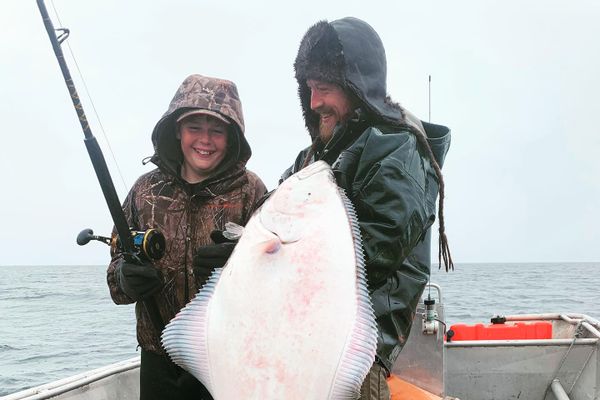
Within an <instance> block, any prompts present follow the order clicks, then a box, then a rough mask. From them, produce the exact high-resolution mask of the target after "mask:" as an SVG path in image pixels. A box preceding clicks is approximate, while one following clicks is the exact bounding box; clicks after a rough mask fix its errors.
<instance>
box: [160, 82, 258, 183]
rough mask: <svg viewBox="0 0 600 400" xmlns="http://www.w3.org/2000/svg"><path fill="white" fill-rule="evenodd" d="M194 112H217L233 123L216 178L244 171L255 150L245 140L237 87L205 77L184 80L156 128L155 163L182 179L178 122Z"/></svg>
mask: <svg viewBox="0 0 600 400" xmlns="http://www.w3.org/2000/svg"><path fill="white" fill-rule="evenodd" d="M193 109H205V110H210V111H213V112H217V113H219V114H220V115H222V116H223V117H225V119H227V120H228V121H229V122H230V124H229V125H228V145H227V155H226V156H225V159H224V160H223V161H222V162H221V165H220V166H219V167H218V169H217V171H216V172H215V174H214V176H216V175H222V174H223V173H225V172H227V171H229V170H231V169H232V168H236V167H237V168H243V167H244V166H245V164H246V162H247V161H248V159H249V158H250V156H251V154H252V151H251V150H250V145H249V144H248V142H247V141H246V138H245V137H244V116H243V113H242V103H241V101H240V97H239V95H238V91H237V87H236V86H235V84H234V83H233V82H231V81H228V80H225V79H218V78H210V77H206V76H202V75H190V76H188V77H187V78H186V79H185V80H184V81H183V83H182V84H181V86H180V87H179V88H178V89H177V92H176V93H175V96H173V100H171V103H170V104H169V108H168V110H167V112H165V114H164V115H163V116H162V118H161V119H160V120H159V121H158V123H157V124H156V126H155V127H154V131H153V132H152V144H153V145H154V156H152V159H151V160H152V162H153V163H155V164H156V165H157V166H158V167H159V168H161V169H162V170H164V171H165V172H166V173H168V174H170V175H172V176H174V177H179V169H180V167H181V164H182V162H183V154H182V152H181V145H180V142H179V139H177V137H176V135H175V134H176V130H177V122H176V121H177V118H178V117H179V116H180V115H181V114H183V113H184V112H187V111H190V110H193Z"/></svg>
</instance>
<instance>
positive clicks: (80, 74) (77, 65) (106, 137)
mask: <svg viewBox="0 0 600 400" xmlns="http://www.w3.org/2000/svg"><path fill="white" fill-rule="evenodd" d="M50 4H52V9H53V10H54V14H55V15H56V20H57V21H58V23H59V24H60V26H64V25H63V23H62V22H61V20H60V16H59V15H58V11H56V7H55V6H54V0H50ZM66 42H67V47H68V48H69V53H71V58H72V59H73V62H74V63H75V68H77V73H78V74H79V78H81V82H82V83H83V88H84V90H85V94H86V95H87V97H88V99H89V101H90V104H91V105H92V110H94V115H95V116H96V120H97V121H98V125H100V131H102V136H104V140H105V141H106V144H107V146H108V150H109V151H110V155H111V157H112V159H113V161H114V163H115V166H116V168H117V172H118V174H119V177H120V178H121V182H122V183H123V188H124V189H125V192H126V193H127V188H128V187H129V186H127V184H126V183H125V179H124V178H123V174H122V173H121V168H119V163H118V162H117V158H116V157H115V153H114V152H113V150H112V147H111V145H110V141H109V140H108V136H107V135H106V132H105V131H104V126H103V125H102V121H101V120H100V116H99V115H98V112H97V111H96V106H95V105H94V101H93V100H92V96H91V95H90V91H89V90H88V87H87V84H86V83H85V79H83V74H82V73H81V69H79V64H78V63H77V59H76V58H75V54H74V53H73V50H72V49H71V45H70V44H69V41H68V40H67V41H66Z"/></svg>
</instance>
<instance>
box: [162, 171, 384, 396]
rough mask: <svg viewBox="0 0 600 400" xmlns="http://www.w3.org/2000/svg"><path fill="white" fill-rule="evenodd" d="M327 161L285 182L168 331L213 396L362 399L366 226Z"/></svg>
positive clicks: (178, 357)
mask: <svg viewBox="0 0 600 400" xmlns="http://www.w3.org/2000/svg"><path fill="white" fill-rule="evenodd" d="M348 206H349V202H348V201H347V199H345V196H344V195H343V194H341V193H340V191H339V189H338V188H337V185H336V184H335V180H334V179H333V175H332V173H331V170H330V168H329V166H328V165H327V164H325V163H323V162H320V163H315V164H312V165H311V166H309V167H307V169H305V170H303V171H301V172H300V173H299V174H296V175H294V176H292V177H291V178H289V179H288V180H286V181H285V182H284V183H283V184H282V185H280V187H279V188H278V189H277V191H276V192H275V193H274V194H273V195H271V197H270V198H269V199H268V200H267V202H265V204H264V205H263V206H262V208H261V209H260V210H259V211H258V212H257V213H255V215H254V216H253V217H252V218H251V220H250V221H249V222H248V224H247V226H246V228H245V230H244V233H243V235H242V237H241V238H240V240H239V243H238V244H237V246H236V248H235V251H234V253H233V254H232V256H231V258H230V259H229V261H228V263H227V265H226V266H225V267H224V268H223V269H220V270H217V271H215V273H214V274H213V275H212V276H211V278H210V280H209V282H208V283H207V284H206V285H205V286H204V287H203V288H202V289H201V290H200V291H199V293H198V295H197V297H196V298H195V299H194V300H192V301H191V302H190V303H189V304H188V305H187V306H186V307H185V308H184V309H183V310H182V311H181V312H180V313H179V314H178V315H177V316H176V317H175V318H174V319H173V320H172V321H171V323H169V325H168V326H167V328H166V329H165V331H164V333H163V344H164V347H165V349H166V350H167V352H168V354H169V355H170V356H171V358H172V359H173V361H174V362H176V363H177V364H179V365H180V366H182V367H183V368H184V369H186V370H188V371H189V372H190V373H191V374H193V375H194V376H195V377H196V378H198V379H199V380H200V381H201V382H202V383H203V384H204V385H205V386H206V387H207V388H208V390H209V391H210V392H211V394H212V395H213V397H214V398H215V399H216V400H229V399H261V400H269V399H304V400H306V399H318V400H323V399H355V398H357V397H358V394H359V390H360V386H361V383H362V381H363V380H364V378H365V376H366V374H367V372H368V371H369V369H370V367H371V365H372V363H373V362H374V359H375V348H376V340H377V331H376V327H375V322H374V317H373V311H372V307H371V303H370V299H369V295H368V292H367V289H366V279H365V273H364V266H363V261H362V250H361V248H360V234H359V232H358V227H357V224H356V219H355V217H354V214H353V211H352V210H351V209H349V208H348Z"/></svg>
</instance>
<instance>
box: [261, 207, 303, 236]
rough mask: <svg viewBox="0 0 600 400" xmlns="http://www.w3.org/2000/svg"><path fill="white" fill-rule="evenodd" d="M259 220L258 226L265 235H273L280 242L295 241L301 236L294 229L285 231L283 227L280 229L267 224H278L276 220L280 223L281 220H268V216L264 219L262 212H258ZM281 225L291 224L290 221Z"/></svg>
mask: <svg viewBox="0 0 600 400" xmlns="http://www.w3.org/2000/svg"><path fill="white" fill-rule="evenodd" d="M286 219H287V218H286ZM259 220H260V224H258V226H260V228H261V229H263V230H264V232H265V233H266V235H267V236H274V237H276V238H278V239H279V241H280V242H281V244H290V243H295V242H297V241H299V240H300V239H301V238H302V235H301V233H300V232H298V231H297V230H296V229H290V230H287V231H286V230H285V229H284V230H283V231H281V230H278V229H274V228H272V227H270V226H269V225H279V224H278V223H277V222H279V223H281V222H282V221H281V220H280V221H273V220H270V219H269V218H266V219H265V215H264V214H262V213H261V214H259ZM281 226H292V224H291V222H287V223H285V224H281Z"/></svg>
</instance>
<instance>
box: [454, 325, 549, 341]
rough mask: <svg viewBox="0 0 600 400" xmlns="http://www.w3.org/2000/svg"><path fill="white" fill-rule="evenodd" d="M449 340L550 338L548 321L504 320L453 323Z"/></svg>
mask: <svg viewBox="0 0 600 400" xmlns="http://www.w3.org/2000/svg"><path fill="white" fill-rule="evenodd" d="M450 329H451V330H452V331H453V332H454V336H452V339H451V341H453V342H454V341H459V340H526V339H552V323H550V322H549V321H534V322H506V323H503V324H487V325H484V324H475V325H467V324H455V325H452V326H451V327H450Z"/></svg>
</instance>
